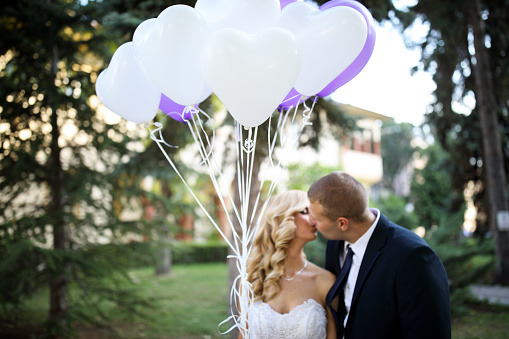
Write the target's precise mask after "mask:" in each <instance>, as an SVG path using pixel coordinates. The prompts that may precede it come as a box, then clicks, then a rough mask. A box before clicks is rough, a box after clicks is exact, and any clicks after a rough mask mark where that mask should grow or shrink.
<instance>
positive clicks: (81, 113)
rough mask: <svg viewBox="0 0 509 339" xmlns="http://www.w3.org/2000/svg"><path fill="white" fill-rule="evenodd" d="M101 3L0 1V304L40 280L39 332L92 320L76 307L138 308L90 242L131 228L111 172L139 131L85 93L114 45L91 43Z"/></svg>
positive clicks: (67, 330)
mask: <svg viewBox="0 0 509 339" xmlns="http://www.w3.org/2000/svg"><path fill="white" fill-rule="evenodd" d="M101 3H102V1H99V2H95V1H91V0H89V1H88V2H83V1H78V0H74V1H61V0H53V1H28V0H20V1H10V0H7V1H4V2H3V3H2V10H1V13H0V17H1V19H0V35H2V37H3V38H2V40H1V41H0V56H1V58H2V62H1V63H0V65H1V66H0V112H1V116H0V125H1V126H2V142H1V144H0V160H1V163H0V196H1V198H0V276H2V277H3V278H2V279H1V280H2V281H1V283H0V287H1V290H0V301H1V303H2V304H3V305H5V306H6V307H15V308H16V307H23V304H24V303H25V302H26V301H27V298H28V297H30V296H31V295H33V294H34V293H35V291H36V290H37V288H39V287H40V286H41V285H44V284H51V286H52V293H53V295H55V296H58V300H55V299H51V300H52V303H51V305H50V308H49V309H50V317H49V318H48V321H47V326H46V328H47V333H46V335H48V336H55V337H56V336H65V337H69V336H71V335H72V327H71V326H70V325H71V324H72V323H73V322H74V321H75V320H76V319H88V320H90V321H93V322H94V323H97V322H98V321H97V318H96V316H93V315H91V314H87V313H86V312H83V307H84V304H86V303H88V304H90V305H89V307H90V308H92V307H96V306H98V305H99V302H106V301H108V300H109V301H110V302H111V303H112V304H114V305H116V306H117V307H119V308H128V309H131V310H132V311H133V312H136V310H135V309H134V306H135V305H136V304H137V305H142V304H143V301H142V300H141V299H140V298H139V296H135V295H132V294H129V293H128V291H126V290H125V289H123V288H111V289H109V288H104V287H103V286H102V283H103V282H104V281H105V280H112V281H114V282H115V284H119V282H120V281H122V280H125V281H128V277H127V275H126V274H125V273H123V272H124V271H123V270H124V269H125V268H126V266H125V265H124V264H123V263H122V262H120V261H118V260H116V259H118V258H121V256H119V255H117V253H116V252H106V251H105V249H106V248H102V247H97V245H96V244H97V241H98V239H99V238H102V239H104V237H109V238H110V239H111V240H112V241H116V237H117V236H118V237H121V236H122V235H123V234H125V233H126V232H127V231H131V230H133V229H134V230H136V229H137V227H138V226H139V225H134V224H133V223H123V222H121V221H120V220H119V218H118V217H119V213H117V212H119V211H117V210H116V209H115V207H116V206H117V205H116V200H115V198H116V192H118V191H119V190H121V187H120V186H121V185H122V184H123V183H122V182H121V181H120V180H119V176H118V174H117V173H115V170H116V168H117V166H118V165H119V164H121V163H123V162H125V161H126V160H127V159H129V158H130V157H132V156H133V155H134V154H135V153H136V152H135V151H134V150H135V149H136V148H135V147H133V145H135V144H136V143H137V135H138V133H139V130H134V131H133V130H132V129H129V128H128V125H127V123H126V122H125V121H120V122H119V123H118V124H111V123H107V122H106V119H105V117H104V113H102V112H96V108H97V105H96V104H95V102H94V100H93V99H94V97H93V95H94V94H95V89H94V83H95V80H96V79H97V76H98V74H99V72H100V70H101V67H102V58H103V53H107V56H108V57H109V56H110V55H111V50H114V49H115V48H116V46H117V45H116V44H115V43H112V42H109V43H108V44H102V43H101V42H104V36H102V33H103V31H102V29H101V25H100V23H101V22H102V20H103V16H104V14H105V13H104V12H101V7H100V4H101ZM111 249H113V248H111ZM70 285H75V286H77V287H79V289H80V293H76V294H75V295H72V294H69V293H68V286H70ZM49 300H50V299H49V298H48V299H47V301H49ZM97 312H98V313H96V314H100V312H101V311H100V309H97ZM102 318H103V317H102V316H101V319H102Z"/></svg>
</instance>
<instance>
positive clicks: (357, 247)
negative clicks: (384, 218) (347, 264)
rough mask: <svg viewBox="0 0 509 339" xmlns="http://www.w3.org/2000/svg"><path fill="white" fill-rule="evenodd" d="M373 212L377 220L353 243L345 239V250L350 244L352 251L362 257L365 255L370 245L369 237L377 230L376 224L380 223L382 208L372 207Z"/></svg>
mask: <svg viewBox="0 0 509 339" xmlns="http://www.w3.org/2000/svg"><path fill="white" fill-rule="evenodd" d="M371 212H373V213H374V214H375V215H376V218H375V221H374V222H373V224H371V226H369V228H368V230H367V231H366V232H365V233H364V234H363V235H362V236H361V237H360V238H359V239H357V241H356V242H355V243H353V244H351V243H349V242H347V241H345V250H346V246H347V245H350V247H351V248H352V251H353V253H354V254H355V255H358V256H359V257H360V258H362V257H364V252H366V248H367V247H368V242H369V239H370V238H371V235H372V234H373V232H374V231H375V228H376V225H377V224H378V220H380V210H378V209H377V208H371Z"/></svg>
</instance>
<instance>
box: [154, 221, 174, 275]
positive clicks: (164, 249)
mask: <svg viewBox="0 0 509 339" xmlns="http://www.w3.org/2000/svg"><path fill="white" fill-rule="evenodd" d="M170 241H171V239H170V231H169V230H168V227H167V225H164V224H163V225H162V226H161V228H160V230H159V239H158V244H157V249H158V250H157V264H156V275H169V274H170V273H171V264H172V257H171V248H170Z"/></svg>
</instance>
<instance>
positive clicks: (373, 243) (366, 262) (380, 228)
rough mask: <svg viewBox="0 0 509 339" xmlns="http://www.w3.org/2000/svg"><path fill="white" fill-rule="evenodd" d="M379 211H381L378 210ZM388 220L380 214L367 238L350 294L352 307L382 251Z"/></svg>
mask: <svg viewBox="0 0 509 339" xmlns="http://www.w3.org/2000/svg"><path fill="white" fill-rule="evenodd" d="M380 213H381V212H380ZM388 222H389V220H388V219H387V217H386V216H384V215H383V214H381V215H380V220H378V224H377V225H376V228H375V230H374V231H373V234H372V235H371V238H370V239H369V242H368V246H367V247H366V252H365V253H364V257H363V258H362V263H361V267H360V269H359V275H358V276H357V282H356V283H355V289H354V292H353V296H352V308H353V307H355V306H354V305H355V299H356V298H357V296H358V294H359V291H360V289H361V288H362V285H364V281H365V279H366V277H367V275H368V273H369V271H370V270H371V268H372V267H373V265H374V264H375V262H376V260H377V259H378V257H379V256H380V254H381V253H382V248H383V247H384V246H385V242H386V240H387V224H388Z"/></svg>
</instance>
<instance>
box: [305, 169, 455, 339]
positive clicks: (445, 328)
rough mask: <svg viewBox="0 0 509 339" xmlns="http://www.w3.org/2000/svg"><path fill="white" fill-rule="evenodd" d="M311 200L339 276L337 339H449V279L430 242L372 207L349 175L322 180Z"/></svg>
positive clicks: (336, 174)
mask: <svg viewBox="0 0 509 339" xmlns="http://www.w3.org/2000/svg"><path fill="white" fill-rule="evenodd" d="M308 197H309V200H310V203H311V204H310V208H309V209H310V220H311V222H312V223H314V224H315V226H316V228H317V229H318V231H320V233H322V234H323V236H324V237H325V238H327V239H329V241H328V242H327V254H326V268H327V269H328V270H330V271H331V272H333V273H334V274H336V275H337V276H338V279H337V281H336V283H335V284H334V286H333V287H332V288H331V290H330V291H329V294H328V296H327V304H328V305H329V307H330V308H331V310H332V313H333V314H334V317H335V319H336V325H337V330H338V331H337V333H338V339H341V338H345V339H366V338H370V339H372V338H387V339H389V338H391V339H397V338H412V339H418V338H423V339H424V338H425V339H441V338H451V318H450V301H449V285H448V281H447V274H446V272H445V269H444V266H443V265H442V262H441V261H440V259H439V258H438V256H437V255H436V254H435V252H433V250H432V249H431V248H430V247H429V246H428V245H427V244H426V242H425V241H424V240H422V239H421V238H420V237H418V236H417V235H416V234H414V233H413V232H411V231H409V230H407V229H405V228H403V227H401V226H398V225H396V224H394V223H393V222H391V221H389V220H388V219H387V217H386V216H385V215H383V214H382V213H381V212H380V211H379V210H376V209H370V208H369V207H368V193H367V191H366V189H365V188H364V186H362V184H361V183H360V182H359V181H357V180H356V179H355V178H353V177H352V176H350V175H348V174H346V173H344V172H334V173H331V174H329V175H327V176H325V177H322V178H321V179H319V180H317V181H316V182H315V183H314V184H313V185H312V186H311V188H310V189H309V192H308ZM335 298H339V299H338V301H339V305H340V306H339V307H338V309H333V308H332V307H331V306H330V305H331V301H332V300H333V299H335Z"/></svg>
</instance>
